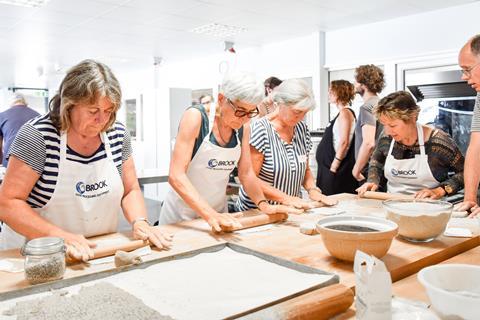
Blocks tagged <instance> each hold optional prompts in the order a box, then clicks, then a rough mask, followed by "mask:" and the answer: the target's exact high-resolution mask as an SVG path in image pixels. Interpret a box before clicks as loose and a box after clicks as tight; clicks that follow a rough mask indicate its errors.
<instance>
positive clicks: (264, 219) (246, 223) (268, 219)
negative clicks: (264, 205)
mask: <svg viewBox="0 0 480 320" xmlns="http://www.w3.org/2000/svg"><path fill="white" fill-rule="evenodd" d="M287 219H288V214H286V213H275V214H265V213H259V214H256V215H249V216H244V217H240V218H237V220H238V221H239V222H240V223H241V224H242V227H241V228H236V227H226V226H221V228H222V231H224V232H233V231H236V230H242V229H248V228H253V227H258V226H262V225H264V224H269V223H275V222H278V221H283V220H287Z"/></svg>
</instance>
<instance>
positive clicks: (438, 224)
mask: <svg viewBox="0 0 480 320" xmlns="http://www.w3.org/2000/svg"><path fill="white" fill-rule="evenodd" d="M383 207H384V208H385V210H386V213H387V214H386V218H387V219H389V220H391V221H393V222H395V223H396V224H397V225H398V235H399V236H400V237H402V238H404V239H406V240H408V241H413V242H430V241H432V240H434V239H435V238H436V237H438V236H439V235H441V234H442V233H443V231H445V228H446V227H447V223H448V220H450V216H451V215H452V210H453V205H452V204H451V203H449V202H446V201H440V200H427V199H411V200H410V199H399V200H385V201H383Z"/></svg>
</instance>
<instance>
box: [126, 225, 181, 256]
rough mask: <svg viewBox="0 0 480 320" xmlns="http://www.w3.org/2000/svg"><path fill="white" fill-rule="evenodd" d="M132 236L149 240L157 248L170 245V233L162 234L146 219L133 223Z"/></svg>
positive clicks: (166, 247) (167, 247)
mask: <svg viewBox="0 0 480 320" xmlns="http://www.w3.org/2000/svg"><path fill="white" fill-rule="evenodd" d="M133 237H134V238H135V239H139V240H143V241H146V240H148V241H150V243H151V244H153V245H154V246H155V247H157V248H159V249H166V250H168V249H170V247H171V246H172V238H173V236H172V235H171V234H164V233H162V232H160V230H159V229H158V228H156V227H153V226H151V225H149V224H148V223H147V222H146V221H137V222H135V223H134V224H133Z"/></svg>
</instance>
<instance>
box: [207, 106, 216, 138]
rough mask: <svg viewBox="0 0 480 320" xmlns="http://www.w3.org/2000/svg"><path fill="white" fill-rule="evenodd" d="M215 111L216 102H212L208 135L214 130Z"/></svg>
mask: <svg viewBox="0 0 480 320" xmlns="http://www.w3.org/2000/svg"><path fill="white" fill-rule="evenodd" d="M215 111H216V104H214V103H211V104H210V112H209V113H208V135H210V133H211V132H212V130H213V123H214V121H215Z"/></svg>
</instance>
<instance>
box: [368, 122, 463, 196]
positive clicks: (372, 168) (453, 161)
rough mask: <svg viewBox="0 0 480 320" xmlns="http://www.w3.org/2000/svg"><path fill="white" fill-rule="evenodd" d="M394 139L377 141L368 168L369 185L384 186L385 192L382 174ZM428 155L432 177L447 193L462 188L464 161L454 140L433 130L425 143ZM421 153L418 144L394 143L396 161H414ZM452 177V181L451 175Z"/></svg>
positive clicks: (383, 187)
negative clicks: (450, 174)
mask: <svg viewBox="0 0 480 320" xmlns="http://www.w3.org/2000/svg"><path fill="white" fill-rule="evenodd" d="M391 141H392V138H391V137H390V136H386V135H385V134H382V136H381V137H380V139H379V140H378V143H377V146H376V148H375V151H374V152H373V155H372V158H371V159H370V164H369V167H368V182H373V183H375V184H377V185H380V186H381V189H382V190H383V191H386V187H385V185H386V179H385V176H384V172H383V167H384V165H385V160H386V158H387V154H388V151H389V149H390V143H391ZM425 153H426V154H427V156H428V165H429V167H430V170H432V174H433V176H434V177H435V179H436V180H437V181H439V182H440V185H441V186H444V187H445V189H446V190H447V191H448V194H453V193H457V192H458V191H459V190H461V189H463V164H464V158H463V155H462V153H461V152H460V150H459V149H458V147H457V145H456V144H455V142H454V141H453V139H452V138H451V137H450V136H449V135H448V134H447V133H445V132H444V131H442V130H438V129H437V130H434V132H433V133H432V134H431V135H430V139H428V140H427V141H425ZM416 154H420V146H419V145H418V142H417V143H416V144H415V145H413V146H406V145H403V144H401V143H398V142H395V144H394V146H393V150H392V155H393V157H394V158H395V159H397V160H401V159H412V158H414V157H415V155H416ZM451 172H453V173H454V174H453V176H451V177H450V178H449V173H451Z"/></svg>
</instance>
